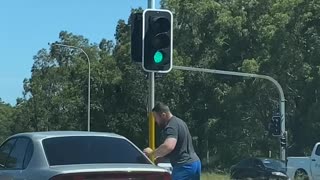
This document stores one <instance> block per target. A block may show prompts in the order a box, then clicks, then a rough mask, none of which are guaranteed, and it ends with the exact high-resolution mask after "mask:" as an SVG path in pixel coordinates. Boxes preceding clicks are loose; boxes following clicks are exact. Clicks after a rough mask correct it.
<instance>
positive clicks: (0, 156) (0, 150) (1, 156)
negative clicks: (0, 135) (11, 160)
mask: <svg viewBox="0 0 320 180" xmlns="http://www.w3.org/2000/svg"><path fill="white" fill-rule="evenodd" d="M16 140H17V139H15V138H14V139H10V140H8V141H6V142H5V143H4V144H2V146H1V147H0V169H1V168H6V166H5V164H6V161H7V158H8V156H9V154H10V152H11V150H12V147H13V146H14V144H15V142H16Z"/></svg>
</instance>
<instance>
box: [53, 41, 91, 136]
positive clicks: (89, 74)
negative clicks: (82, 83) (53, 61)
mask: <svg viewBox="0 0 320 180" xmlns="http://www.w3.org/2000/svg"><path fill="white" fill-rule="evenodd" d="M52 45H54V46H62V47H68V48H73V49H79V50H80V51H81V52H83V54H85V55H86V58H87V61H88V131H90V78H91V72H90V59H89V56H88V54H87V53H86V52H85V51H84V50H83V49H82V48H80V47H76V46H71V45H65V44H59V43H53V44H52Z"/></svg>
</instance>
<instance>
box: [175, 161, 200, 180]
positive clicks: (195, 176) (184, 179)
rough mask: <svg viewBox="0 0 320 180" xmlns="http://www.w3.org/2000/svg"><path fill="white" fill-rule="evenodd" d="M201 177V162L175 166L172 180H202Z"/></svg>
mask: <svg viewBox="0 0 320 180" xmlns="http://www.w3.org/2000/svg"><path fill="white" fill-rule="evenodd" d="M200 175H201V162H200V160H199V161H195V162H192V163H190V164H185V165H181V166H179V165H178V166H174V167H173V170H172V180H200Z"/></svg>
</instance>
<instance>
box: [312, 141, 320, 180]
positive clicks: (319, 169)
mask: <svg viewBox="0 0 320 180" xmlns="http://www.w3.org/2000/svg"><path fill="white" fill-rule="evenodd" d="M311 172H312V176H313V179H320V144H318V146H317V148H316V150H315V153H314V156H313V157H311Z"/></svg>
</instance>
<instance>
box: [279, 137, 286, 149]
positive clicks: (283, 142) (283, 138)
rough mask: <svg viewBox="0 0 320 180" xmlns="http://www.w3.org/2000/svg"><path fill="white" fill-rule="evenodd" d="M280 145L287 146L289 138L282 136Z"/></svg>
mask: <svg viewBox="0 0 320 180" xmlns="http://www.w3.org/2000/svg"><path fill="white" fill-rule="evenodd" d="M280 145H281V147H286V146H287V139H286V138H285V137H281V138H280Z"/></svg>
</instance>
